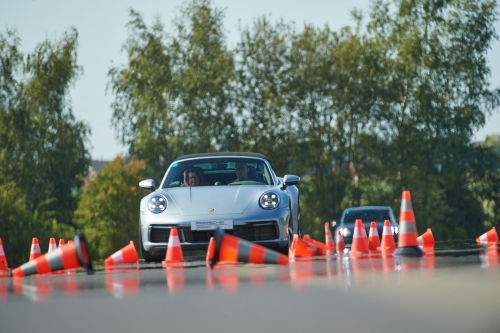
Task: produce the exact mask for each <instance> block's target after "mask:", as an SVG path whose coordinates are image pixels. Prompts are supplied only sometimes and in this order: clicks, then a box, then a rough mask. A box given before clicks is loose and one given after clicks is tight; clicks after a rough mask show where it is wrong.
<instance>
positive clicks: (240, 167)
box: [234, 163, 248, 178]
mask: <svg viewBox="0 0 500 333" xmlns="http://www.w3.org/2000/svg"><path fill="white" fill-rule="evenodd" d="M234 172H235V174H236V178H248V166H247V164H246V163H236V167H235V171H234Z"/></svg>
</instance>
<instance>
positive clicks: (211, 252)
mask: <svg viewBox="0 0 500 333" xmlns="http://www.w3.org/2000/svg"><path fill="white" fill-rule="evenodd" d="M214 250H215V240H214V238H213V237H210V241H209V242H208V249H207V256H206V258H205V260H206V262H207V267H210V260H212V258H213V257H214Z"/></svg>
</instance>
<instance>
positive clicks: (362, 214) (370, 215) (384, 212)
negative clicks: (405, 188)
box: [343, 209, 394, 223]
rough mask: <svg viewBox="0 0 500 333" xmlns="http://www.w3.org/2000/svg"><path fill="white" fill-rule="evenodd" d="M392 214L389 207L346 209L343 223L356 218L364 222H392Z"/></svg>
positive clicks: (350, 221)
mask: <svg viewBox="0 0 500 333" xmlns="http://www.w3.org/2000/svg"><path fill="white" fill-rule="evenodd" d="M392 215H393V214H391V212H390V210H389V209H360V210H349V209H346V211H345V212H344V219H343V223H354V222H355V221H356V220H357V219H360V220H361V221H363V222H364V223H366V222H371V221H375V222H384V220H390V221H391V222H393V221H394V217H393V216H392Z"/></svg>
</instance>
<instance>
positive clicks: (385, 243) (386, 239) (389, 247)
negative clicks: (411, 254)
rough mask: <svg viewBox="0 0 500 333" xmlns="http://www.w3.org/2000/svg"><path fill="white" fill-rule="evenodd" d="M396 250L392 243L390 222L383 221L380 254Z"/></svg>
mask: <svg viewBox="0 0 500 333" xmlns="http://www.w3.org/2000/svg"><path fill="white" fill-rule="evenodd" d="M395 249H396V244H395V243H394V236H392V229H391V222H390V221H389V220H385V221H384V229H383V231H382V242H381V243H380V250H381V251H382V252H392V251H394V250H395Z"/></svg>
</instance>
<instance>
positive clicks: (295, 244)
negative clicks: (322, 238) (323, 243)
mask: <svg viewBox="0 0 500 333" xmlns="http://www.w3.org/2000/svg"><path fill="white" fill-rule="evenodd" d="M320 252H321V249H319V248H318V247H317V246H316V245H313V244H311V243H308V242H306V241H305V240H303V239H301V238H300V237H299V235H297V234H295V235H293V241H292V245H291V246H290V249H289V251H288V255H289V257H290V258H298V257H313V256H317V255H320V254H319V253H320Z"/></svg>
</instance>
